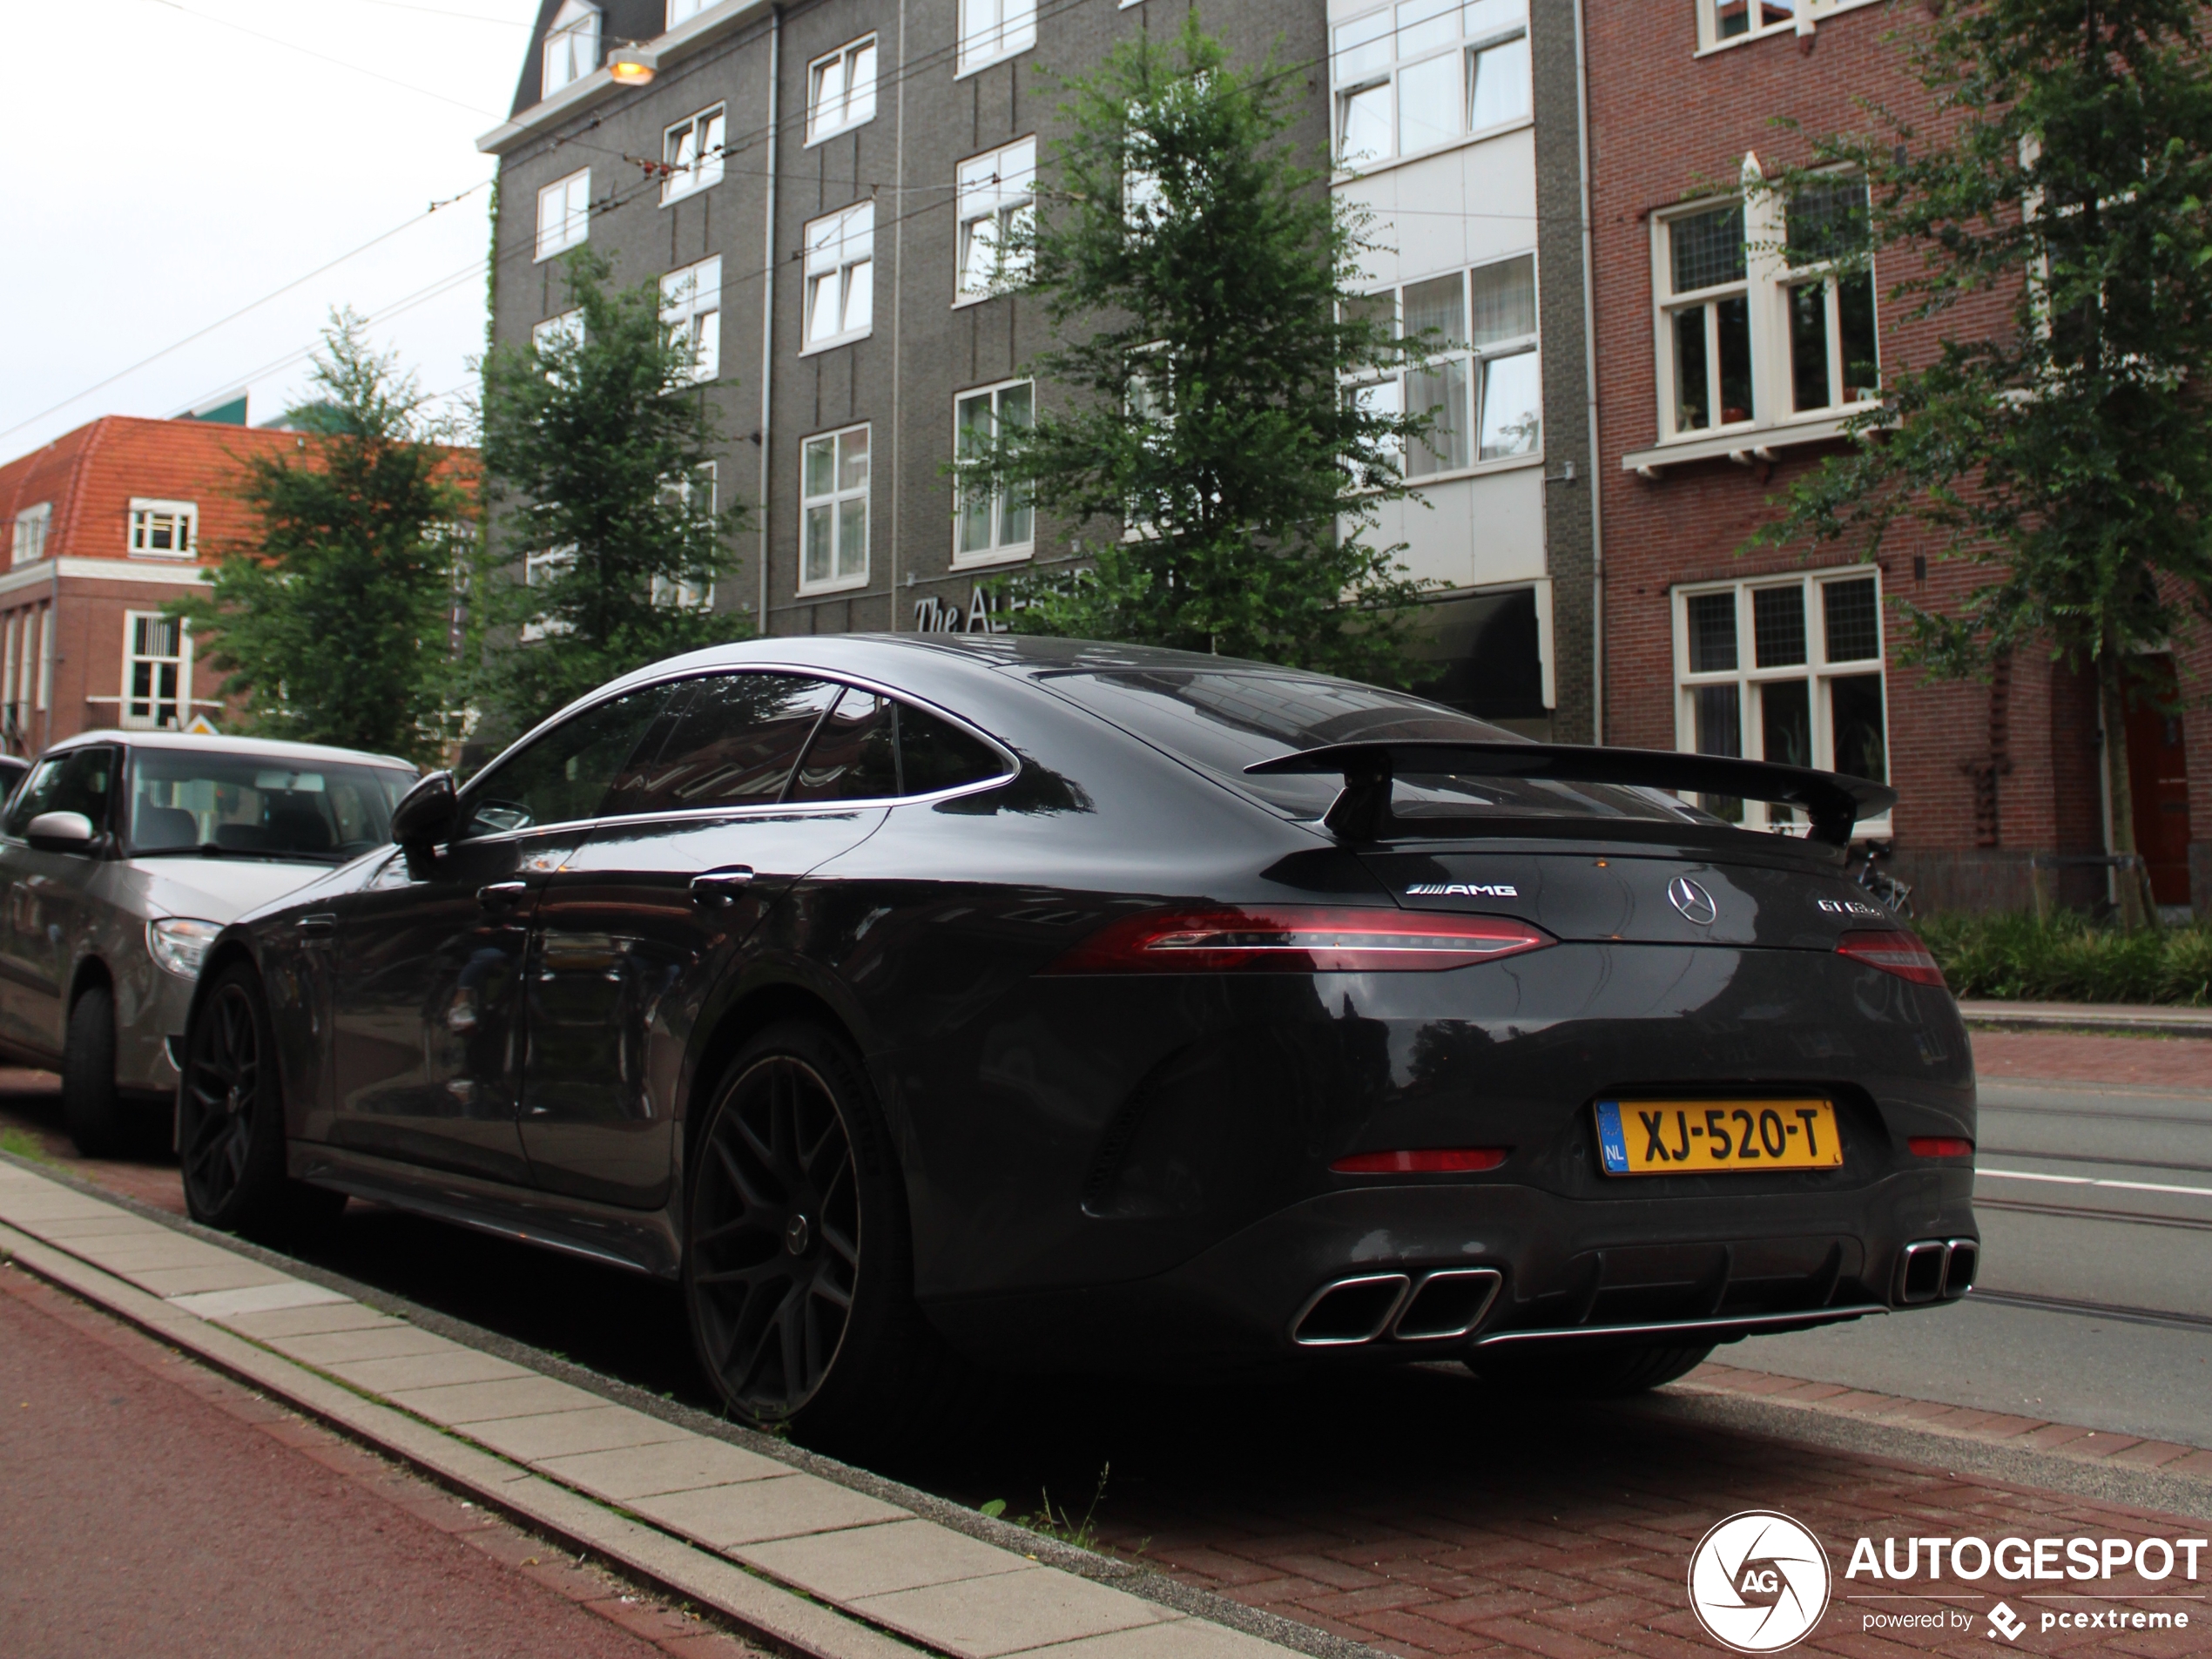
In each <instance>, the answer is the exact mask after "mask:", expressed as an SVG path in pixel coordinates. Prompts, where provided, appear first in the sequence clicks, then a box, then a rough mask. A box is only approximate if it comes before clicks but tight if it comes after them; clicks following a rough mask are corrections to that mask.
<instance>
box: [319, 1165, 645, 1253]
mask: <svg viewBox="0 0 2212 1659" xmlns="http://www.w3.org/2000/svg"><path fill="white" fill-rule="evenodd" d="M286 1167H287V1170H288V1172H289V1173H290V1174H291V1176H292V1178H293V1180H295V1181H305V1182H307V1183H309V1184H312V1185H314V1186H318V1187H328V1188H329V1189H331V1190H333V1191H334V1192H344V1193H348V1194H350V1195H352V1196H353V1197H356V1198H367V1199H369V1200H371V1201H372V1202H374V1203H376V1204H390V1205H391V1206H392V1207H393V1208H394V1209H395V1210H408V1211H413V1212H414V1213H415V1214H416V1215H420V1216H428V1217H433V1218H434V1219H435V1220H438V1221H449V1222H452V1223H454V1224H455V1225H457V1226H462V1227H470V1228H474V1229H475V1231H478V1232H484V1233H490V1234H492V1235H493V1236H495V1237H496V1238H512V1239H514V1240H516V1241H517V1242H518V1243H521V1244H536V1245H538V1246H540V1247H542V1248H543V1249H546V1250H557V1251H561V1252H563V1254H564V1255H570V1256H582V1257H584V1258H588V1259H590V1260H591V1261H595V1262H604V1263H605V1264H607V1265H609V1266H610V1267H623V1268H627V1269H629V1270H630V1271H631V1272H633V1273H644V1274H648V1275H650V1276H651V1277H652V1278H670V1279H672V1278H676V1277H677V1276H678V1273H679V1272H680V1271H681V1270H682V1265H683V1259H684V1257H683V1247H682V1245H681V1244H680V1243H679V1242H678V1238H677V1237H676V1231H675V1229H674V1228H673V1227H672V1226H671V1225H670V1224H669V1217H668V1214H667V1212H666V1211H661V1210H623V1209H618V1208H617V1207H616V1206H614V1205H612V1204H592V1203H590V1202H589V1201H588V1200H586V1199H583V1198H570V1197H561V1196H559V1195H556V1194H554V1193H550V1192H539V1191H537V1190H534V1189H532V1188H529V1187H510V1186H507V1185H505V1184H502V1183H500V1182H497V1181H486V1180H483V1179H482V1178H481V1177H476V1176H468V1175H455V1174H453V1173H450V1172H449V1171H447V1170H426V1169H423V1168H422V1167H421V1166H420V1165H419V1164H413V1163H401V1162H399V1161H398V1160H397V1159H395V1158H384V1157H376V1156H375V1155H374V1154H373V1153H368V1152H356V1151H351V1150H347V1149H346V1148H344V1147H337V1146H320V1145H312V1144H302V1143H300V1142H297V1141H295V1142H293V1143H292V1144H291V1145H290V1146H289V1147H287V1149H286Z"/></svg>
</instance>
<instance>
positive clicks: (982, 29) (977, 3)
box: [954, 0, 1037, 80]
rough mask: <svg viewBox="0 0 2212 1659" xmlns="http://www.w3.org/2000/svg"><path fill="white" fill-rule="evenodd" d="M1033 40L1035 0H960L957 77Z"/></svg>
mask: <svg viewBox="0 0 2212 1659" xmlns="http://www.w3.org/2000/svg"><path fill="white" fill-rule="evenodd" d="M1035 44H1037V0H960V67H959V68H958V69H957V70H956V71H954V79H955V80H957V79H958V78H960V77H961V76H962V75H973V74H974V72H975V71H977V70H979V69H987V68H988V67H989V66H990V65H991V64H997V63H1002V62H1004V61H1005V60H1006V59H1007V58H1009V57H1018V56H1019V55H1020V54H1022V53H1023V52H1025V51H1028V50H1029V49H1030V48H1031V47H1032V46H1035Z"/></svg>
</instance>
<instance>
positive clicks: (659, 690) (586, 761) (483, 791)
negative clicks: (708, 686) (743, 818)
mask: <svg viewBox="0 0 2212 1659" xmlns="http://www.w3.org/2000/svg"><path fill="white" fill-rule="evenodd" d="M668 695H669V688H668V687H667V686H665V685H648V686H644V687H642V688H641V689H639V690H637V691H631V692H630V693H629V694H628V695H626V696H624V697H618V698H615V699H613V700H612V701H611V702H607V703H602V704H600V705H597V707H595V708H589V709H586V710H584V711H583V713H581V714H578V715H575V716H573V717H571V718H569V719H567V720H564V721H563V722H562V723H561V724H560V725H556V726H555V727H554V728H553V729H552V730H551V731H550V732H547V733H546V734H545V735H544V736H543V737H541V738H537V739H536V741H534V742H533V743H531V744H530V745H529V747H527V748H525V749H523V750H521V751H520V752H517V753H515V754H512V755H509V757H508V758H507V759H504V760H502V761H501V762H500V763H499V764H498V765H496V766H495V767H494V768H493V769H492V770H491V771H490V772H487V773H485V774H484V775H483V776H482V778H481V779H477V780H475V782H472V783H471V784H470V785H469V794H468V813H469V818H468V822H467V825H466V826H464V827H463V829H462V832H461V833H462V835H463V836H470V835H496V834H497V833H499V832H500V831H502V830H517V829H527V828H529V826H531V825H533V824H567V823H573V822H574V821H576V820H577V819H584V818H596V817H597V816H598V815H599V809H600V804H601V803H602V802H603V801H604V800H605V799H606V798H607V792H608V790H609V788H610V786H612V785H613V783H614V781H615V779H617V777H618V776H619V775H620V774H621V773H622V772H623V771H624V768H625V767H626V766H627V765H629V764H630V758H631V755H632V754H633V753H634V752H636V751H637V746H638V741H639V739H640V738H643V737H644V735H645V731H646V728H647V727H649V726H651V725H652V724H653V719H654V717H655V716H656V715H658V713H659V712H660V711H661V708H662V705H664V704H665V703H666V702H667V701H668Z"/></svg>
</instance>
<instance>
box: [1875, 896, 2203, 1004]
mask: <svg viewBox="0 0 2212 1659" xmlns="http://www.w3.org/2000/svg"><path fill="white" fill-rule="evenodd" d="M1916 926H1917V928H1918V930H1919V934H1920V937H1921V938H1922V939H1924V940H1925V941H1927V945H1928V948H1929V949H1930V950H1932V951H1933V952H1934V953H1935V957H1936V960H1937V961H1939V962H1941V963H1942V964H1943V976H1944V978H1945V979H1946V980H1948V981H1950V982H1951V989H1952V994H1953V995H1958V996H1962V997H1965V996H1979V997H1993V998H1998V999H2001V1000H2003V1001H2016V1002H2141V1003H2151V1004H2155V1005H2157V1006H2160V1007H2164V1008H2204V1007H2207V1006H2212V927H2206V926H2204V925H2203V924H2202V923H2196V922H2192V923H2190V924H2188V925H2187V926H2185V927H2145V928H2142V929H2141V930H2139V931H2137V932H2135V933H2132V934H2131V933H2123V932H2122V931H2121V930H2120V929H2119V928H2117V927H2109V926H2107V925H2104V924H2101V923H2098V922H2094V921H2090V920H2089V919H2088V918H2087V917H2086V916H2082V915H2079V914H2074V913H2071V912H2067V911H2060V912H2058V913H2056V914H2053V915H2052V916H2050V917H2049V918H2048V919H2047V920H2043V919H2039V918H2037V917H2036V916H2034V915H2033V914H2028V913H2025V912H2016V913H2013V914H2007V915H1983V916H1973V915H1943V916H1931V917H1928V918H1926V919H1925V921H1920V922H1919V923H1917V924H1916Z"/></svg>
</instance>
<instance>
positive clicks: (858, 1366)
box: [683, 1022, 955, 1451]
mask: <svg viewBox="0 0 2212 1659" xmlns="http://www.w3.org/2000/svg"><path fill="white" fill-rule="evenodd" d="M706 1099H707V1105H706V1109H705V1114H704V1116H703V1119H702V1121H701V1123H700V1125H699V1130H698V1136H697V1138H696V1139H695V1140H694V1141H693V1142H692V1143H691V1144H692V1147H693V1151H692V1153H691V1157H690V1160H689V1163H690V1168H689V1170H688V1171H687V1174H686V1180H685V1205H684V1217H685V1222H684V1231H685V1238H684V1272H683V1283H684V1302H685V1312H686V1316H687V1317H688V1318H689V1320H690V1323H691V1339H692V1343H693V1345H694V1347H695V1348H696V1350H697V1352H698V1357H699V1364H700V1366H701V1368H702V1369H703V1370H704V1371H705V1373H706V1376H707V1379H708V1380H709V1381H710V1382H711V1384H712V1385H713V1386H714V1387H715V1389H716V1391H717V1392H718V1393H719V1394H720V1395H721V1397H722V1399H723V1400H724V1401H725V1404H726V1405H727V1406H728V1407H729V1410H730V1412H731V1413H732V1415H733V1416H735V1417H738V1418H740V1419H742V1420H745V1421H746V1422H748V1423H751V1424H753V1425H754V1426H759V1427H764V1428H776V1427H779V1426H788V1427H789V1429H790V1430H791V1431H792V1432H793V1433H797V1434H799V1435H801V1436H803V1437H804V1438H805V1439H806V1440H807V1441H808V1442H809V1443H810V1444H813V1445H818V1446H824V1445H832V1446H836V1447H839V1448H840V1449H842V1450H846V1451H863V1450H867V1449H871V1448H873V1447H880V1446H884V1445H887V1444H891V1443H894V1442H895V1441H897V1440H900V1439H901V1438H903V1437H905V1436H906V1435H907V1434H909V1433H911V1432H912V1431H913V1430H914V1428H915V1427H916V1426H919V1425H920V1424H921V1423H922V1422H923V1421H925V1420H927V1419H928V1418H929V1417H930V1416H932V1415H933V1414H934V1413H936V1412H937V1411H939V1410H940V1409H941V1407H942V1406H943V1405H944V1404H945V1403H946V1401H947V1399H948V1397H949V1395H950V1393H952V1390H953V1387H954V1372H955V1366H954V1360H953V1359H952V1356H951V1354H950V1352H949V1351H948V1349H947V1348H946V1346H945V1345H944V1343H943V1340H942V1339H941V1338H940V1337H939V1336H938V1335H937V1333H936V1332H935V1331H934V1330H933V1329H932V1328H931V1327H930V1325H928V1323H927V1320H926V1319H924V1318H923V1317H922V1314H921V1309H920V1308H919V1307H917V1306H916V1305H915V1303H914V1249H913V1231H912V1228H911V1227H910V1226H909V1224H908V1222H907V1207H906V1188H905V1183H904V1180H903V1177H902V1176H901V1173H900V1169H899V1165H898V1162H897V1160H896V1158H895V1157H894V1155H893V1153H892V1150H891V1141H890V1136H889V1134H888V1132H887V1130H886V1129H885V1127H884V1123H883V1118H882V1114H881V1112H880V1109H879V1108H878V1107H877V1104H876V1101H875V1091H874V1089H873V1088H872V1087H871V1086H870V1084H869V1082H868V1076H867V1069H866V1068H865V1067H864V1066H863V1065H862V1063H861V1061H860V1055H859V1054H858V1053H856V1052H855V1051H854V1050H853V1046H852V1044H851V1043H849V1042H846V1040H845V1039H844V1038H843V1037H842V1036H841V1035H838V1034H836V1033H834V1032H832V1031H830V1030H828V1029H826V1028H824V1027H822V1026H820V1025H817V1024H814V1023H812V1022H786V1023H780V1024H778V1025H776V1026H773V1027H771V1028H768V1029H767V1030H765V1031H762V1032H761V1033H759V1035H756V1036H755V1037H753V1039H752V1041H751V1042H748V1043H746V1045H745V1048H744V1049H743V1050H742V1051H741V1052H740V1053H739V1054H738V1056H737V1058H736V1059H735V1060H733V1061H732V1062H731V1064H730V1066H729V1067H728V1069H726V1070H725V1072H724V1073H723V1075H722V1077H721V1080H720V1081H719V1082H718V1083H717V1085H716V1086H715V1088H714V1089H713V1091H712V1093H711V1095H709V1096H707V1097H706Z"/></svg>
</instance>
